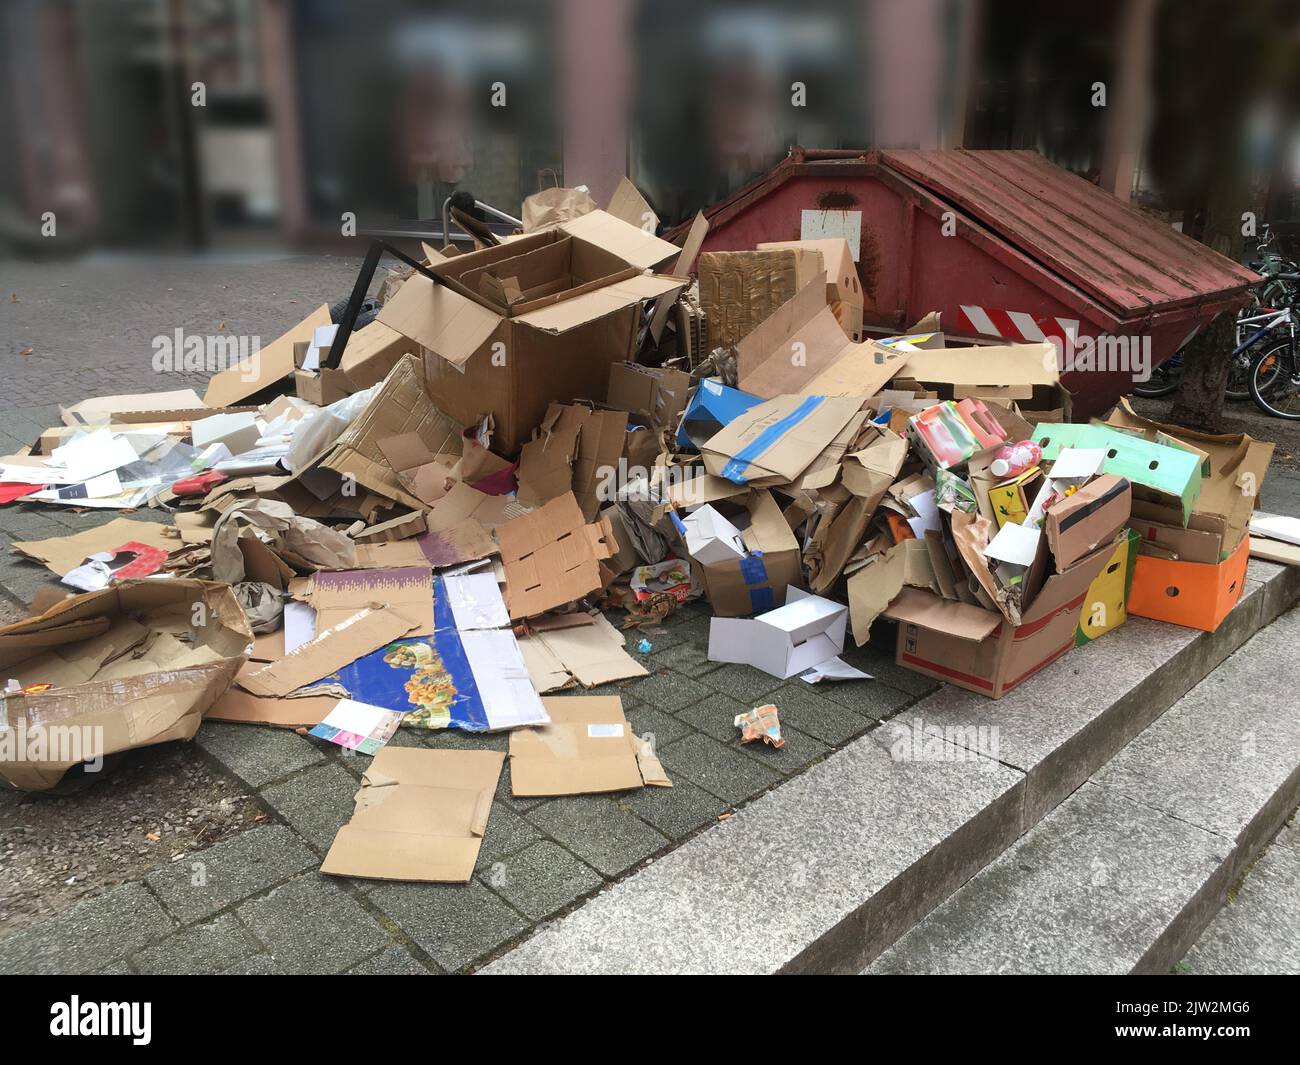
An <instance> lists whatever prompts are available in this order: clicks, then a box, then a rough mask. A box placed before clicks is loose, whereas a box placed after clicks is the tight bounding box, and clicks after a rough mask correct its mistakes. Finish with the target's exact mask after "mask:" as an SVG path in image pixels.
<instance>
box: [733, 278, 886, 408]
mask: <svg viewBox="0 0 1300 1065" xmlns="http://www.w3.org/2000/svg"><path fill="white" fill-rule="evenodd" d="M907 361H908V356H907V355H906V354H905V353H903V352H899V351H897V350H895V349H892V348H888V347H885V346H884V345H881V344H877V343H875V342H874V341H867V342H865V343H861V344H857V343H854V342H853V341H851V340H849V338H848V337H847V336H845V334H844V330H843V328H842V327H841V325H840V323H839V321H838V320H837V319H836V318H835V315H834V313H833V312H832V311H831V309H830V308H829V307H828V306H827V305H826V293H825V286H824V284H823V283H822V280H821V279H820V278H819V279H818V280H817V281H815V282H813V283H812V284H810V285H807V286H805V288H804V289H802V290H801V291H800V292H799V293H798V294H796V295H795V296H794V297H793V298H792V299H791V300H789V302H787V303H786V304H784V305H783V306H782V307H780V308H779V309H778V310H777V311H776V312H775V313H774V314H772V315H771V316H770V317H768V318H767V319H766V320H764V321H763V322H762V323H761V324H760V325H759V326H758V327H757V328H756V329H755V330H754V331H753V332H752V333H750V334H749V335H748V336H747V337H745V338H744V339H743V340H742V341H740V343H739V344H737V345H736V367H737V374H738V383H739V385H740V387H741V388H742V389H743V390H744V391H746V392H750V393H752V394H754V395H756V396H761V397H762V398H764V399H772V398H775V397H776V396H779V395H782V394H786V393H797V394H799V395H824V396H857V397H861V398H868V397H871V396H874V395H875V394H876V393H877V392H879V391H880V390H881V389H882V388H884V387H885V385H886V384H888V383H889V381H890V380H891V379H892V378H893V377H894V376H895V375H896V374H897V373H898V372H899V371H900V370H902V369H903V368H904V367H905V366H906V365H907Z"/></svg>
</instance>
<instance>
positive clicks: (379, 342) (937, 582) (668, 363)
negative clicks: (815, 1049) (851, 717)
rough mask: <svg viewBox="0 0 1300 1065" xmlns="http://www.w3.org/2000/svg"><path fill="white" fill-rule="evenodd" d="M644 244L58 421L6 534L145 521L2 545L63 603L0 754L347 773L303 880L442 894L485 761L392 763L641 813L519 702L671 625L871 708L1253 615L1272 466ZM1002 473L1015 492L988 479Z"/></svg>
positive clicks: (846, 291) (545, 238)
mask: <svg viewBox="0 0 1300 1065" xmlns="http://www.w3.org/2000/svg"><path fill="white" fill-rule="evenodd" d="M561 191H564V190H561ZM569 191H571V190H569ZM648 210H649V208H648V205H647V204H645V201H644V200H643V199H642V198H641V197H640V195H639V193H637V192H636V190H635V189H634V188H632V187H631V186H630V184H628V183H625V184H624V185H623V186H621V187H620V190H619V193H618V194H616V196H615V198H614V200H613V201H611V203H610V204H609V206H608V208H607V209H606V210H600V209H597V208H596V207H595V205H594V204H592V203H591V202H590V197H587V196H585V194H584V195H581V196H579V195H573V196H569V195H567V194H566V195H562V196H561V195H550V196H547V197H544V199H543V200H538V201H536V202H534V203H533V204H531V205H530V206H529V209H528V210H526V211H525V212H524V215H525V217H526V218H529V219H530V220H531V221H530V224H529V225H528V226H527V227H526V229H527V231H526V232H523V233H519V234H515V235H513V236H511V237H508V238H506V239H503V240H501V241H499V242H498V243H496V244H494V245H493V246H491V247H481V248H479V249H478V250H475V251H472V252H465V253H454V252H453V251H452V249H450V248H448V249H443V250H441V251H439V250H435V249H432V248H428V247H426V248H425V257H424V260H423V262H415V261H414V260H408V262H410V263H412V264H413V265H412V268H411V269H410V270H409V271H407V272H406V273H405V274H390V275H389V277H388V278H387V279H385V280H384V282H383V284H382V287H381V291H380V296H379V297H378V298H379V301H380V302H381V304H382V305H381V307H380V309H379V311H378V316H377V318H375V320H373V321H372V322H370V323H369V324H367V325H365V326H363V327H362V328H360V329H357V330H355V331H353V332H351V333H350V334H349V332H348V329H349V326H348V325H347V324H346V319H345V322H344V323H343V324H339V323H335V322H332V321H331V320H330V315H329V311H328V309H327V308H325V307H321V308H318V309H317V310H315V311H313V312H312V313H311V314H310V315H308V316H307V317H306V318H305V319H304V320H303V321H302V322H300V323H299V324H298V325H296V326H294V327H293V328H292V329H291V330H289V331H288V332H287V333H286V334H285V335H284V336H282V337H280V338H279V339H277V340H276V341H275V342H274V343H272V344H270V345H267V346H266V347H264V348H263V349H262V350H261V351H260V352H257V353H255V354H251V355H250V356H249V357H248V358H247V359H245V360H243V361H241V362H239V363H238V364H236V365H233V366H231V367H229V368H227V369H225V370H223V371H222V372H220V373H218V374H217V375H216V376H214V377H213V378H212V380H211V382H210V384H209V386H208V390H207V394H206V396H205V397H203V398H202V399H200V398H199V397H198V396H196V395H194V394H193V393H180V394H178V393H167V394H163V395H159V396H155V397H149V396H115V397H101V398H96V399H92V400H87V401H85V402H84V403H80V404H77V405H76V406H75V407H71V408H69V409H68V410H67V411H65V412H64V419H63V420H64V423H65V424H64V425H62V426H59V427H56V428H53V429H51V430H49V431H48V432H47V433H45V434H43V435H42V437H41V439H40V440H39V441H36V442H34V443H33V446H32V447H31V448H29V449H27V450H25V451H24V452H23V453H22V454H18V455H12V456H6V457H4V458H3V459H0V493H3V494H0V500H3V501H4V502H9V503H11V504H12V505H27V504H33V503H34V504H38V505H41V504H46V505H49V504H56V505H81V506H95V507H116V508H120V509H123V510H127V509H131V508H138V507H141V506H145V505H152V506H156V507H159V508H163V509H165V510H166V512H167V514H168V515H169V516H170V518H171V523H170V524H167V525H160V524H157V523H154V522H144V521H140V520H137V519H133V518H130V517H121V518H118V519H117V520H115V521H113V522H111V523H109V524H107V525H104V526H102V527H100V528H99V529H96V530H94V531H92V532H88V533H82V534H78V535H76V536H67V537H56V538H52V539H47V540H35V541H29V542H24V543H21V544H18V545H17V549H18V550H19V551H21V552H22V553H23V554H25V555H26V556H28V557H29V558H31V559H33V560H36V561H39V562H41V563H43V564H45V565H46V566H48V567H49V568H50V569H51V570H53V571H54V573H56V574H57V575H58V576H59V578H60V579H61V580H63V581H64V582H65V584H67V585H68V586H69V587H68V593H69V595H71V593H72V591H73V590H74V589H76V590H79V591H81V592H82V593H83V594H81V595H71V597H70V598H67V599H63V600H59V599H58V597H57V596H54V597H49V598H48V599H47V600H45V601H42V602H41V603H38V604H35V605H34V609H33V616H32V617H30V618H28V619H26V620H24V621H22V622H20V623H18V624H17V625H14V626H10V627H9V628H7V629H3V630H0V658H3V662H4V665H5V666H6V667H7V671H6V674H5V677H4V678H3V679H4V680H6V681H8V688H9V690H8V692H7V693H6V696H5V700H4V706H5V707H6V715H7V717H6V718H5V719H3V720H0V738H2V737H4V736H6V735H10V736H12V734H13V733H14V732H15V728H16V726H18V725H21V726H23V727H24V728H26V727H28V726H34V725H35V724H36V723H37V722H38V721H43V722H46V723H53V722H68V723H71V724H90V725H93V726H95V727H96V728H101V729H102V732H103V736H104V738H105V739H106V741H107V743H106V745H105V746H104V747H103V748H102V753H112V752H113V751H115V750H120V749H124V748H125V747H128V746H140V745H143V744H147V743H154V742H160V741H162V740H167V739H174V738H188V737H190V736H192V735H193V733H194V730H195V729H196V728H197V725H198V721H199V718H200V716H203V715H206V716H209V717H212V718H214V719H217V720H222V721H229V722H239V723H242V724H246V725H250V726H252V725H262V726H280V727H293V728H298V729H301V730H304V731H306V730H310V733H309V734H310V735H312V736H314V737H317V738H319V739H320V740H321V741H323V742H328V743H334V744H338V745H342V746H344V747H347V748H349V749H351V750H355V751H359V752H362V753H365V754H373V755H374V756H375V757H374V761H373V763H371V765H370V767H369V769H368V770H367V772H366V775H365V779H364V782H363V786H362V788H361V790H360V791H359V792H358V794H357V800H356V811H355V814H354V816H353V818H352V820H351V821H350V822H349V823H348V824H347V825H346V826H340V829H341V830H340V832H339V836H338V839H337V840H336V842H335V844H334V847H333V848H331V850H330V853H329V856H328V857H327V859H326V862H325V865H324V869H325V871H326V872H329V873H338V874H340V875H350V876H373V877H386V878H395V879H428V880H451V881H463V880H466V879H468V877H469V876H470V874H471V872H472V870H473V866H474V861H475V858H476V856H477V853H478V847H479V843H480V841H481V838H482V834H483V831H484V827H485V825H486V823H487V818H488V812H489V809H490V805H491V801H492V796H493V794H494V793H495V790H496V782H497V779H498V776H499V773H500V770H501V767H502V756H501V755H500V754H497V753H493V752H491V751H488V750H483V751H477V752H476V751H438V752H433V751H425V750H417V749H405V748H403V749H394V748H388V747H386V746H385V744H386V743H387V741H388V740H389V739H390V738H391V737H392V735H393V734H394V731H395V730H396V729H397V728H398V727H408V728H448V727H450V728H459V729H462V730H465V731H466V732H469V733H476V732H489V731H499V730H507V729H508V730H511V731H512V735H511V742H510V749H509V757H510V759H511V761H512V762H513V764H514V768H513V772H512V774H511V779H512V787H513V789H514V793H515V794H517V795H563V794H578V793H590V792H605V791H619V790H624V789H629V788H639V787H645V786H660V787H662V786H670V782H669V780H668V778H667V776H666V775H665V773H664V771H663V767H662V766H661V765H660V764H659V763H658V761H657V759H656V758H655V756H654V752H653V750H652V749H651V748H650V747H649V746H648V745H647V744H646V743H645V742H643V741H641V740H640V739H638V738H637V737H636V736H635V735H634V734H633V733H632V731H631V728H630V726H629V725H628V723H627V721H626V719H625V718H624V716H623V713H622V709H621V705H620V703H619V700H618V699H617V698H600V699H595V698H586V699H572V698H568V697H565V696H563V695H561V696H558V697H556V696H553V695H549V694H548V693H551V692H555V691H562V690H564V689H568V688H573V687H576V686H584V687H594V686H596V685H605V684H610V683H617V682H620V681H628V680H631V679H633V678H636V677H640V676H645V675H646V674H647V673H648V672H649V671H648V669H647V665H646V660H645V658H644V654H645V652H646V651H648V650H649V649H651V648H652V647H653V642H654V634H655V632H656V631H657V630H656V628H655V626H656V624H657V623H658V622H659V621H661V620H662V619H663V618H664V617H666V616H667V615H669V614H671V613H672V612H673V611H674V610H676V609H678V608H679V607H680V605H681V604H682V603H684V602H685V601H687V600H693V599H700V598H703V599H704V600H706V601H707V603H708V605H709V609H710V611H711V613H712V615H713V620H712V627H711V632H710V640H709V653H710V656H711V657H713V658H714V659H715V660H718V661H726V662H740V663H748V664H750V665H753V666H755V667H757V668H760V669H765V670H768V671H769V672H772V673H775V674H776V675H777V676H780V677H783V678H788V677H798V678H801V679H802V680H804V681H806V682H808V683H823V682H825V683H835V682H840V681H852V680H857V681H863V680H869V679H870V678H869V677H868V676H867V674H865V673H863V672H862V671H861V670H859V669H857V668H855V667H854V666H853V665H851V664H850V663H849V662H846V661H845V660H844V659H842V658H841V657H840V655H841V652H842V651H843V648H844V644H845V641H846V638H847V636H848V635H849V634H850V633H851V634H852V637H853V640H854V642H855V643H856V644H857V645H859V646H861V645H863V644H865V643H866V642H867V641H868V640H872V639H874V640H876V641H882V640H893V641H894V647H895V657H896V660H897V662H898V663H899V664H901V665H903V666H905V667H907V668H909V669H914V670H917V671H919V672H922V673H926V674H929V675H931V676H936V677H939V678H941V679H944V680H947V681H950V682H951V683H954V684H957V685H960V686H962V687H966V688H969V689H971V690H973V691H977V692H980V693H983V694H985V695H988V696H990V697H994V698H997V697H999V696H1000V695H1002V694H1003V693H1005V692H1007V691H1009V690H1010V689H1012V688H1014V687H1015V686H1017V685H1018V684H1021V683H1023V682H1025V681H1026V680H1027V679H1028V678H1030V677H1032V676H1033V675H1034V674H1035V673H1036V672H1037V671H1039V670H1040V669H1042V668H1043V667H1044V666H1045V665H1047V664H1048V663H1049V662H1051V661H1053V660H1055V659H1056V658H1057V657H1059V656H1060V655H1062V654H1064V653H1066V652H1067V651H1068V650H1069V649H1070V648H1071V647H1073V646H1075V644H1076V642H1083V641H1086V640H1087V639H1091V638H1095V637H1096V636H1099V635H1101V634H1102V633H1104V632H1107V631H1109V630H1110V629H1113V628H1114V627H1115V626H1116V625H1118V624H1120V623H1121V622H1122V621H1123V619H1124V617H1125V615H1126V611H1132V612H1144V613H1147V614H1148V615H1149V616H1155V617H1164V618H1166V619H1167V620H1172V621H1175V622H1178V623H1181V624H1196V625H1203V626H1207V627H1212V625H1213V624H1217V622H1218V620H1220V619H1221V617H1222V615H1223V614H1224V613H1226V610H1227V609H1228V608H1230V606H1231V604H1232V602H1233V601H1235V597H1236V596H1237V595H1239V594H1240V591H1241V583H1242V577H1241V568H1242V567H1244V558H1245V554H1244V552H1245V551H1246V550H1247V548H1246V546H1245V544H1246V543H1247V540H1248V538H1247V536H1246V529H1247V526H1248V524H1249V521H1250V518H1251V513H1252V510H1253V507H1254V501H1255V497H1256V496H1257V494H1258V489H1259V484H1260V482H1261V481H1262V479H1263V476H1264V472H1265V470H1266V468H1267V465H1268V460H1269V453H1270V450H1271V449H1270V448H1269V447H1268V446H1267V445H1260V444H1257V443H1256V442H1254V441H1251V440H1250V439H1249V438H1246V437H1233V438H1225V437H1202V436H1197V435H1195V434H1188V433H1184V432H1182V431H1179V430H1176V429H1173V428H1171V427H1168V426H1160V425H1156V424H1154V423H1151V422H1147V421H1144V420H1143V419H1141V418H1139V417H1138V416H1137V415H1135V414H1134V413H1133V412H1132V411H1131V410H1129V409H1128V408H1127V407H1121V408H1120V409H1118V410H1116V411H1115V412H1114V413H1113V414H1112V416H1111V418H1110V420H1109V421H1107V422H1105V423H1101V422H1098V423H1094V424H1089V425H1076V424H1073V423H1071V422H1070V398H1069V395H1068V394H1067V393H1066V391H1065V390H1064V389H1063V388H1062V386H1061V384H1060V381H1059V376H1058V374H1057V372H1056V369H1055V365H1056V363H1055V353H1054V350H1053V349H1052V347H1051V346H1050V345H1047V344H1022V345H1011V346H997V347H993V346H986V347H980V348H979V349H974V348H971V347H969V346H959V345H950V344H949V343H948V341H947V339H946V338H945V336H944V334H943V333H942V332H941V331H940V323H939V322H938V320H937V316H933V315H932V316H929V317H927V319H925V320H923V321H921V322H918V323H916V325H915V326H913V327H912V328H911V329H910V330H908V331H907V333H906V334H904V335H900V336H883V335H879V333H880V331H877V333H876V334H875V335H872V336H867V335H866V333H865V332H864V325H863V315H864V299H863V294H862V289H861V285H860V284H859V281H858V275H857V270H856V266H855V264H854V262H853V258H852V253H851V252H850V250H849V246H848V244H847V243H846V242H845V241H843V240H837V241H829V240H823V241H803V242H789V243H783V244H774V245H764V246H762V247H760V248H758V249H754V250H752V251H728V252H715V253H709V254H706V255H703V256H699V270H698V279H694V278H693V277H692V276H691V271H692V268H693V266H694V264H695V259H696V258H697V253H698V252H699V248H700V246H701V244H702V242H703V240H704V236H705V233H706V231H707V226H706V225H705V224H704V222H703V219H702V218H701V219H697V222H696V225H695V226H693V227H692V229H691V231H690V234H689V235H688V237H687V238H686V244H685V247H683V248H678V247H677V246H675V245H672V244H669V243H667V242H665V241H664V240H662V239H660V238H659V237H657V236H655V235H654V234H653V232H652V231H651V229H652V228H653V227H651V229H647V228H646V227H645V226H644V225H643V224H642V221H643V219H644V217H645V215H646V212H647V211H648ZM652 214H653V213H652V212H651V216H652ZM372 268H373V264H372ZM366 280H367V278H366V277H365V276H363V277H362V279H361V281H362V282H364V281H366ZM365 287H366V286H365V285H364V284H359V286H358V291H359V292H361V291H364V289H365ZM340 330H342V332H340ZM705 336H707V337H709V338H710V343H711V344H713V345H715V346H714V349H713V350H712V352H711V353H709V354H708V355H707V357H705V356H704V355H703V354H702V353H701V351H700V350H699V346H700V343H701V340H702V338H703V337H705ZM340 344H342V349H341V351H340V349H339V346H340ZM290 389H292V394H289V390H290ZM1020 442H1032V443H1033V444H1034V445H1035V446H1036V448H1037V449H1038V450H1037V452H1036V454H1041V458H1040V459H1038V460H1037V461H1035V462H1034V463H1032V464H1031V465H1029V466H1028V467H1027V468H1023V469H1016V470H1015V471H1014V473H1013V474H1012V475H1008V476H1002V477H999V476H996V475H995V474H994V473H993V472H992V471H993V469H994V464H993V463H994V459H995V458H997V457H998V456H999V455H1000V454H1001V452H1002V449H1004V448H1005V447H1007V445H1012V444H1017V443H1020ZM998 468H1001V466H1000V465H999V467H998ZM1191 567H1196V568H1195V569H1193V568H1191ZM1175 584H1176V585H1177V586H1178V587H1179V588H1180V589H1183V590H1184V594H1182V595H1180V596H1177V597H1170V596H1168V595H1166V594H1165V589H1166V587H1167V586H1172V585H1175ZM1166 600H1169V601H1171V602H1173V601H1176V603H1177V605H1176V606H1173V607H1171V606H1170V605H1169V603H1168V602H1166ZM1202 600H1204V602H1202ZM199 607H202V609H201V610H200V609H198V608H199ZM190 608H193V611H192V616H190V615H188V614H186V611H187V610H189V609H190ZM613 611H618V612H617V613H614V612H613ZM629 632H631V633H632V634H633V635H635V637H636V638H637V646H636V647H635V648H629V646H628V636H629ZM177 663H183V666H182V668H180V669H177V668H176V666H177ZM168 670H170V672H168ZM164 677H166V678H171V679H166V680H164V679H160V678H164ZM110 684H111V685H117V686H119V687H114V688H113V689H112V690H114V691H120V690H121V687H120V686H122V685H125V686H127V687H128V688H130V689H132V690H134V689H135V688H139V689H140V699H139V700H138V701H136V702H133V703H132V706H131V707H130V708H127V707H123V706H121V705H118V703H119V702H120V701H115V700H110V699H108V698H107V697H106V693H107V692H108V691H109V687H108V686H109V685H110ZM753 710H754V712H753V713H751V714H747V715H737V717H736V721H735V724H736V727H737V728H738V729H739V730H740V733H739V734H738V736H737V742H738V743H739V742H741V741H742V738H743V739H745V740H751V741H752V740H755V739H758V738H763V739H764V740H765V742H767V743H769V744H771V746H772V747H773V749H776V748H778V747H779V746H780V744H781V736H780V726H779V718H778V714H779V710H780V707H779V706H771V705H765V706H763V707H759V708H753ZM78 760H79V759H77V758H75V757H70V756H69V757H49V758H45V759H41V758H32V757H24V758H20V759H14V758H8V759H5V760H3V761H0V775H3V776H4V777H5V778H6V779H8V780H9V781H10V782H12V783H14V784H17V785H19V786H22V787H28V788H43V787H50V786H52V785H53V784H55V783H57V781H58V779H59V777H60V776H61V775H62V774H63V772H64V771H65V770H66V769H67V768H68V767H69V766H71V765H73V764H74V763H75V762H76V761H78ZM398 838H400V839H401V840H402V841H403V843H402V846H401V847H400V848H399V847H396V846H395V845H394V842H393V841H394V840H395V839H398Z"/></svg>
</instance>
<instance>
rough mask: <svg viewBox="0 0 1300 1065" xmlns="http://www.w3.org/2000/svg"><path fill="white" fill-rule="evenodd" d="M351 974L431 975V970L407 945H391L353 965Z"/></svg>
mask: <svg viewBox="0 0 1300 1065" xmlns="http://www.w3.org/2000/svg"><path fill="white" fill-rule="evenodd" d="M348 975H349V976H429V975H431V974H430V972H429V970H428V969H427V968H426V967H425V966H424V965H423V964H421V963H420V962H419V961H418V960H417V959H416V958H414V957H412V956H411V952H410V951H409V950H407V949H406V948H405V947H389V948H388V949H387V950H381V951H380V952H379V953H378V954H376V955H374V956H373V957H370V958H367V959H366V960H365V961H363V962H360V963H359V964H357V965H354V966H352V968H351V969H349V970H348Z"/></svg>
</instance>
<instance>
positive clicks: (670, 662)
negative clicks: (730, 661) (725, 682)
mask: <svg viewBox="0 0 1300 1065" xmlns="http://www.w3.org/2000/svg"><path fill="white" fill-rule="evenodd" d="M674 631H675V632H677V633H680V634H682V639H683V642H682V643H679V644H678V645H677V646H676V647H671V648H668V649H666V650H663V651H659V650H656V651H654V652H653V653H652V654H649V655H647V656H646V659H645V667H646V669H649V670H652V671H654V672H658V671H659V670H661V669H672V670H675V671H676V672H678V673H683V674H685V675H686V676H688V677H701V676H703V675H704V674H705V673H709V672H712V671H713V670H715V669H719V668H721V667H720V663H718V662H712V661H710V660H709V654H708V639H709V637H708V632H707V630H706V631H705V633H704V635H703V636H698V637H694V636H690V635H688V634H686V633H685V632H683V630H682V629H680V628H679V629H675V630H674Z"/></svg>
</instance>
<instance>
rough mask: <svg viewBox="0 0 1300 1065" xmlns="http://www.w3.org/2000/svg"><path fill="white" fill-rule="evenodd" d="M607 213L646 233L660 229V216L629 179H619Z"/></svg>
mask: <svg viewBox="0 0 1300 1065" xmlns="http://www.w3.org/2000/svg"><path fill="white" fill-rule="evenodd" d="M606 211H608V212H609V213H610V214H612V215H613V216H614V217H615V218H617V219H619V221H622V222H626V223H627V224H628V225H630V226H636V228H637V229H639V230H641V231H642V232H644V233H654V232H655V231H656V230H657V229H658V228H659V216H658V215H657V214H655V212H654V208H653V207H651V206H650V204H649V202H648V201H647V200H646V198H645V197H644V196H642V195H641V190H640V189H638V188H637V187H636V186H635V185H633V184H632V182H631V181H629V180H628V178H627V177H623V178H620V179H619V182H618V187H617V188H616V189H615V190H614V195H613V196H611V197H610V198H609V206H608V207H607V208H606ZM588 213H590V212H588Z"/></svg>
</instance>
